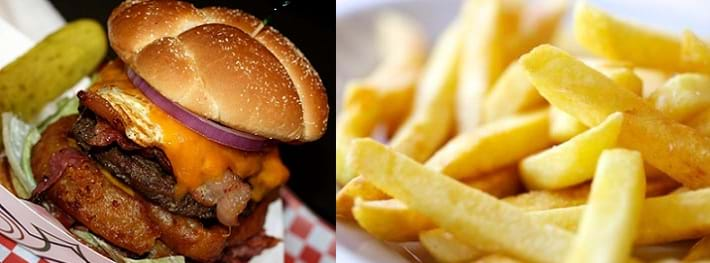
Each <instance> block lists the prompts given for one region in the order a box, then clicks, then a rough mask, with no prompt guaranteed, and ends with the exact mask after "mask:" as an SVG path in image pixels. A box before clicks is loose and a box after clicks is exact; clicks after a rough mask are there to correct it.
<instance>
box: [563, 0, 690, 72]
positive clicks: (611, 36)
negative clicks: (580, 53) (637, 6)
mask: <svg viewBox="0 0 710 263" xmlns="http://www.w3.org/2000/svg"><path fill="white" fill-rule="evenodd" d="M574 33H575V36H576V38H577V41H578V42H579V43H580V44H581V45H582V46H583V47H585V48H586V49H588V50H589V51H590V52H591V53H593V54H595V55H598V56H601V57H604V58H608V59H611V60H620V61H627V62H631V63H632V64H633V65H635V66H641V67H649V68H659V69H663V70H666V71H677V70H678V69H679V67H680V65H681V57H680V54H681V44H680V41H679V40H678V39H677V38H674V37H673V36H670V35H666V34H664V33H661V32H656V31H653V30H650V29H647V28H643V27H639V26H637V25H633V24H630V23H627V22H624V21H621V20H618V19H616V18H614V17H612V16H610V15H608V14H606V13H604V12H603V11H602V10H599V9H597V8H596V7H593V6H591V5H589V4H587V3H586V1H579V2H577V5H576V6H575V10H574Z"/></svg>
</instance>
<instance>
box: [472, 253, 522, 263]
mask: <svg viewBox="0 0 710 263" xmlns="http://www.w3.org/2000/svg"><path fill="white" fill-rule="evenodd" d="M473 262H474V263H521V262H522V261H520V260H517V259H514V258H511V257H509V256H505V255H501V254H492V255H488V256H485V257H482V258H479V259H478V260H476V261H473Z"/></svg>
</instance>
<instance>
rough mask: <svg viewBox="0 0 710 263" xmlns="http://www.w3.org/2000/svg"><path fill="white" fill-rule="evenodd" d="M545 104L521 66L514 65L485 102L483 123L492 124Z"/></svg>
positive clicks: (498, 81)
mask: <svg viewBox="0 0 710 263" xmlns="http://www.w3.org/2000/svg"><path fill="white" fill-rule="evenodd" d="M544 104H545V99H543V98H542V96H540V94H539V93H537V90H536V89H535V87H533V86H532V84H530V81H529V80H528V78H527V76H526V75H525V71H524V70H523V68H522V67H521V66H520V64H518V63H512V64H510V66H508V68H507V69H506V70H505V71H504V72H503V74H502V75H501V76H500V78H499V79H498V80H497V81H496V82H495V85H494V86H493V88H492V90H491V91H490V93H489V94H488V96H486V97H485V99H484V101H483V122H486V123H487V122H491V121H494V120H497V119H500V118H503V117H507V116H510V115H514V114H516V113H521V112H523V111H526V110H530V109H534V108H536V107H539V106H542V105H544Z"/></svg>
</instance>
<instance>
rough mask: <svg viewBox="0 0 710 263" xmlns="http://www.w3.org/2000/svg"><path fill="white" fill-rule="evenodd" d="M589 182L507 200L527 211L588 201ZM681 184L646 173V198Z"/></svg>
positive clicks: (668, 191) (524, 194)
mask: <svg viewBox="0 0 710 263" xmlns="http://www.w3.org/2000/svg"><path fill="white" fill-rule="evenodd" d="M589 186H590V184H589V183H584V184H580V185H575V186H571V187H567V188H564V189H557V190H537V191H530V192H527V193H523V194H519V195H515V196H510V197H506V198H504V199H503V201H506V202H508V203H510V204H512V205H514V206H517V207H519V208H520V209H523V210H526V211H534V210H546V209H554V208H562V207H570V206H578V205H583V204H585V203H587V197H588V196H589V188H590V187H589ZM679 186H680V184H679V183H678V182H676V181H675V180H673V179H671V178H670V177H668V176H665V175H663V176H660V175H659V176H654V177H649V176H648V174H646V198H649V197H656V196H661V195H666V194H669V193H671V192H673V190H676V189H677V188H678V187H679Z"/></svg>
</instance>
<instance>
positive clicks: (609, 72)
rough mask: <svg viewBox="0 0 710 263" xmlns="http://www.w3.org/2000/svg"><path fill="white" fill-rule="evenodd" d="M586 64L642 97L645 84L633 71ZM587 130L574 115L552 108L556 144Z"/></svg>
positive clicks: (551, 135)
mask: <svg viewBox="0 0 710 263" xmlns="http://www.w3.org/2000/svg"><path fill="white" fill-rule="evenodd" d="M585 63H586V64H588V65H590V67H592V68H594V69H596V70H598V71H600V72H601V73H602V74H604V75H606V76H607V77H609V79H611V80H612V81H613V82H614V83H616V85H618V86H619V87H622V88H625V89H628V90H630V91H632V92H633V93H635V94H637V95H639V96H641V92H642V90H643V82H642V81H641V79H640V78H639V77H638V76H637V75H636V74H635V73H634V72H633V71H632V70H631V69H629V68H626V67H619V66H616V65H608V64H604V63H602V62H599V61H586V62H585ZM585 130H587V126H586V125H584V124H582V123H581V122H579V121H578V120H577V119H576V118H575V117H573V116H572V115H569V114H567V113H566V112H564V111H562V110H560V109H558V108H557V107H555V106H551V107H550V138H551V139H552V140H553V141H554V142H558V143H561V142H565V141H567V140H569V139H572V137H574V136H576V135H578V134H580V133H582V132H584V131H585Z"/></svg>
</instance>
